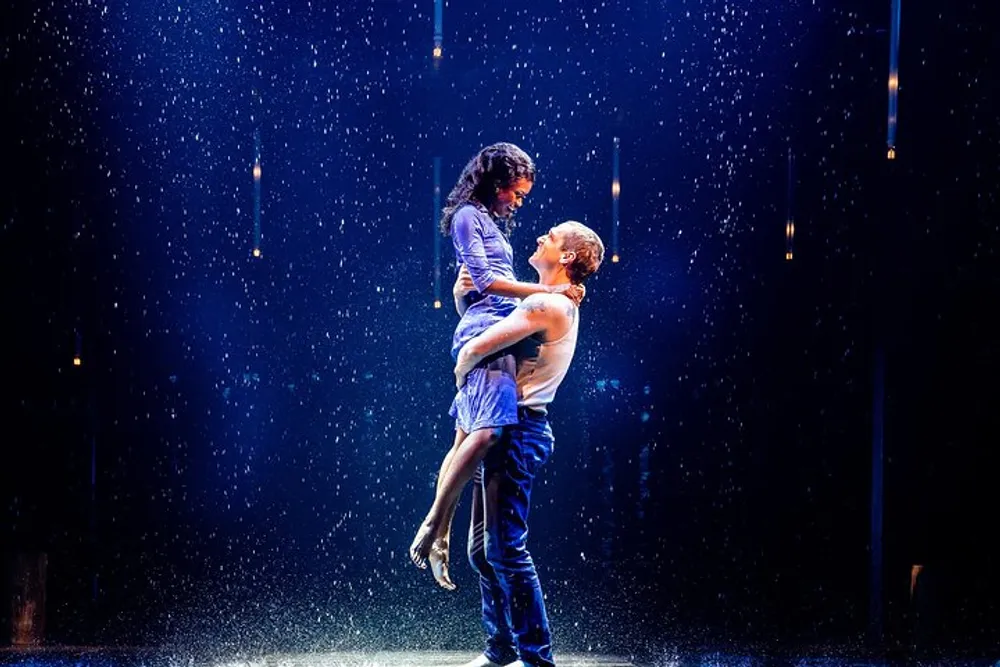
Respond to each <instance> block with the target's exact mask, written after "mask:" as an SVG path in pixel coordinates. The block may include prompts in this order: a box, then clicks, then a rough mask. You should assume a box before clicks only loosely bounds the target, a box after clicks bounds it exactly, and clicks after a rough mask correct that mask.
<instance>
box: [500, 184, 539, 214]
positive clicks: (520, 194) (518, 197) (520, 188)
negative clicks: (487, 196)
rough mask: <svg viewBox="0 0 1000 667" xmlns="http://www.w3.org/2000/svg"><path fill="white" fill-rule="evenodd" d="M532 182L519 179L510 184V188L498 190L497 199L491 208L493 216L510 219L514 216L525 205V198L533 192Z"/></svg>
mask: <svg viewBox="0 0 1000 667" xmlns="http://www.w3.org/2000/svg"><path fill="white" fill-rule="evenodd" d="M531 186H532V182H531V181H529V180H528V179H526V178H519V179H517V180H516V181H514V182H513V183H511V184H510V187H509V188H500V189H499V190H497V196H496V199H494V200H493V206H492V207H491V208H490V210H491V211H492V213H493V215H495V216H497V217H498V218H509V217H511V216H512V215H514V212H515V211H517V209H519V208H521V205H522V204H524V198H525V197H527V196H528V193H529V192H531Z"/></svg>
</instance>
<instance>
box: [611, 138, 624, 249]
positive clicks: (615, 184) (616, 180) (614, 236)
mask: <svg viewBox="0 0 1000 667" xmlns="http://www.w3.org/2000/svg"><path fill="white" fill-rule="evenodd" d="M620 150H621V141H620V140H619V138H618V137H615V142H614V157H613V163H612V167H611V178H612V180H611V261H612V262H614V263H618V260H619V255H618V225H619V217H618V198H619V196H620V195H621V191H622V185H621V179H620V174H619V167H618V165H619V152H620Z"/></svg>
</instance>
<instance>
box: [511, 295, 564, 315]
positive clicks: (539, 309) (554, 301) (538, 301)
mask: <svg viewBox="0 0 1000 667" xmlns="http://www.w3.org/2000/svg"><path fill="white" fill-rule="evenodd" d="M518 308H519V309H521V310H523V311H526V312H528V313H532V314H536V315H544V316H546V317H548V318H551V319H563V318H573V317H575V316H576V310H577V308H576V306H575V305H573V302H572V301H570V299H569V297H567V296H566V295H565V294H549V293H546V292H539V293H537V294H532V295H531V296H529V297H527V298H526V299H522V300H521V303H520V304H518Z"/></svg>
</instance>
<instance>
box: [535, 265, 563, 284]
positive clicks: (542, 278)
mask: <svg viewBox="0 0 1000 667" xmlns="http://www.w3.org/2000/svg"><path fill="white" fill-rule="evenodd" d="M569 282H570V280H569V275H568V274H567V273H566V269H564V268H563V267H561V266H560V267H559V268H558V269H556V270H555V271H539V272H538V284H539V285H565V284H567V283H569Z"/></svg>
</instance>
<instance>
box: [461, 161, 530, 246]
mask: <svg viewBox="0 0 1000 667" xmlns="http://www.w3.org/2000/svg"><path fill="white" fill-rule="evenodd" d="M521 178H526V179H528V180H529V181H532V182H534V180H535V163H534V162H533V161H532V160H531V157H530V156H529V155H528V154H527V153H525V152H524V151H523V150H521V149H520V148H518V147H517V146H515V145H514V144H508V143H499V144H492V145H490V146H487V147H486V148H484V149H482V150H481V151H479V153H477V154H476V156H475V157H474V158H472V159H471V160H469V163H468V164H467V165H465V169H463V170H462V174H461V175H460V176H459V177H458V182H457V183H455V187H453V188H452V189H451V192H450V193H449V194H448V199H446V200H445V205H444V209H443V210H442V211H441V233H442V234H444V235H445V236H450V235H451V222H452V218H454V217H455V212H456V211H458V209H460V208H462V207H463V206H465V205H466V204H468V203H470V202H479V203H480V204H482V205H483V206H486V207H487V208H489V207H490V206H491V205H492V204H493V199H494V198H495V197H496V191H497V189H498V188H509V187H510V186H511V185H513V184H514V182H515V181H517V180H518V179H521ZM506 223H507V224H506V225H505V227H506V228H505V229H504V231H505V232H507V233H510V231H511V229H513V227H514V225H513V223H512V221H511V220H507V221H506Z"/></svg>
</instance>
